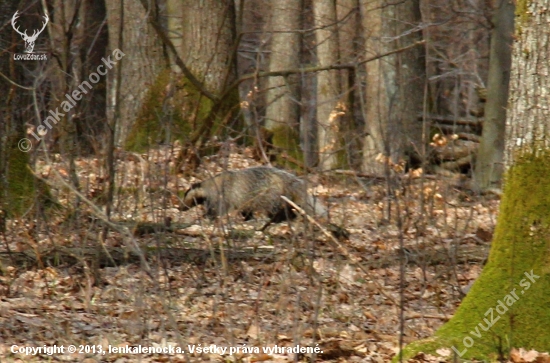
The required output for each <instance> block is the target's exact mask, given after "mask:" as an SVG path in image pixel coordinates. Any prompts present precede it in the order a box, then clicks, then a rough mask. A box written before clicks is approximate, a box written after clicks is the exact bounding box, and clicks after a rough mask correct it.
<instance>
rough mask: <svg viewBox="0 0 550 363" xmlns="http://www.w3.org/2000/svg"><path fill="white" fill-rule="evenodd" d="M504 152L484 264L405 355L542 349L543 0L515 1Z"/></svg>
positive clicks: (549, 322) (548, 272)
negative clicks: (446, 317)
mask: <svg viewBox="0 0 550 363" xmlns="http://www.w3.org/2000/svg"><path fill="white" fill-rule="evenodd" d="M517 5H518V10H517V14H518V16H517V18H516V19H517V20H519V22H518V24H517V31H516V37H517V38H518V40H517V41H516V42H514V47H513V53H512V74H511V79H510V98H509V112H508V117H507V120H506V123H507V127H508V132H507V138H506V160H507V162H508V166H510V168H509V170H508V173H507V177H506V179H505V180H506V184H505V186H504V196H503V199H502V202H501V205H500V213H499V216H498V222H497V226H496V230H495V234H494V239H493V242H492V246H491V252H490V255H489V259H488V262H487V265H486V266H485V267H484V269H483V272H482V274H481V276H480V277H479V279H478V280H476V282H475V284H474V285H473V286H472V289H471V290H470V292H469V293H468V295H467V296H466V298H465V299H464V301H462V304H461V305H460V307H459V308H458V310H457V312H456V314H455V315H454V316H453V318H452V319H451V320H450V321H449V322H448V323H446V324H445V325H443V326H442V327H441V328H440V329H439V330H438V331H437V333H436V334H435V336H434V337H433V338H430V339H426V340H423V341H420V342H416V343H413V344H411V345H409V346H408V347H407V348H406V349H405V356H406V357H408V356H412V355H415V353H416V352H419V351H422V352H425V353H435V352H436V351H439V352H441V351H442V350H440V348H448V351H450V352H451V353H453V354H454V355H455V356H456V357H457V358H458V357H460V358H461V359H465V358H477V359H483V360H492V361H493V360H497V359H498V360H500V361H503V360H505V359H506V357H508V356H509V352H510V349H511V348H525V349H535V350H538V351H539V352H545V351H548V350H549V349H550V330H548V327H549V326H550V313H549V310H548V307H549V306H550V269H549V267H548V266H550V252H549V251H550V214H549V213H548V206H549V205H550V183H549V182H548V180H550V151H549V150H548V147H549V144H548V136H549V134H548V133H549V132H548V130H549V129H550V128H549V126H550V125H549V122H550V121H549V120H550V98H549V97H548V94H547V93H548V91H547V90H548V89H549V88H550V77H549V76H548V75H549V74H550V66H549V63H548V62H547V57H548V54H549V51H550V28H549V27H548V23H549V22H550V13H549V12H548V11H547V9H548V8H549V7H550V0H534V1H529V2H526V1H521V2H518V3H517Z"/></svg>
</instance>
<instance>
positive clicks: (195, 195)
mask: <svg viewBox="0 0 550 363" xmlns="http://www.w3.org/2000/svg"><path fill="white" fill-rule="evenodd" d="M205 201H206V195H205V192H204V189H203V188H202V184H201V183H195V184H193V185H191V188H189V189H188V190H187V191H186V192H185V194H184V195H183V204H182V205H181V206H180V210H181V211H186V210H189V209H191V208H193V207H195V206H197V205H200V204H204V202H205Z"/></svg>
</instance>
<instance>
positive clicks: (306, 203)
mask: <svg viewBox="0 0 550 363" xmlns="http://www.w3.org/2000/svg"><path fill="white" fill-rule="evenodd" d="M281 196H285V197H287V198H288V199H290V200H291V201H293V202H294V203H296V204H297V205H298V206H300V207H301V208H303V209H304V210H305V211H306V213H308V214H310V215H317V216H322V217H325V216H326V210H325V208H324V207H323V206H322V205H321V204H320V202H319V201H316V200H315V198H313V197H312V196H310V195H309V194H308V193H307V187H306V184H305V182H304V181H302V180H301V179H299V178H297V177H296V176H294V175H293V174H291V173H288V172H286V171H283V170H280V169H276V168H272V167H265V166H262V167H254V168H248V169H243V170H236V171H226V172H223V173H221V174H218V175H216V176H215V177H213V178H211V179H207V180H205V181H203V182H201V183H197V184H194V185H192V186H191V188H190V189H189V190H187V192H186V193H185V196H184V200H183V206H182V209H183V210H187V209H189V208H192V207H194V206H196V205H199V204H203V205H204V206H205V207H206V214H207V216H209V217H210V218H214V217H217V216H221V215H224V214H227V213H229V212H231V211H239V212H240V213H241V214H242V215H243V217H244V218H245V219H247V220H248V219H251V218H252V217H253V215H254V213H255V212H264V213H265V214H267V216H268V217H269V218H270V220H271V221H272V222H281V221H284V220H289V219H293V218H294V217H295V216H296V215H295V214H294V212H292V209H291V208H290V206H288V204H287V203H286V202H285V201H284V200H283V199H282V198H281Z"/></svg>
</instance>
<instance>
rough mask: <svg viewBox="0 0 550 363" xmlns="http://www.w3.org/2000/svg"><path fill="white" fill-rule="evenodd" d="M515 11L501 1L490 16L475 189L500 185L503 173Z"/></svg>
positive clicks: (475, 170)
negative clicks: (488, 47) (483, 115)
mask: <svg viewBox="0 0 550 363" xmlns="http://www.w3.org/2000/svg"><path fill="white" fill-rule="evenodd" d="M514 10H515V6H514V3H513V2H511V1H509V0H500V1H498V2H497V6H496V8H495V14H494V16H493V25H494V27H493V30H492V32H491V53H490V58H489V59H490V61H489V80H488V87H487V103H486V104H485V121H484V122H483V133H482V138H481V144H480V146H479V151H478V154H477V161H476V166H475V169H474V187H475V189H477V190H484V189H487V188H491V187H495V186H499V185H500V181H501V178H502V172H503V170H504V128H505V124H506V107H507V102H508V84H509V82H510V68H511V60H512V37H513V33H514V16H515V14H514Z"/></svg>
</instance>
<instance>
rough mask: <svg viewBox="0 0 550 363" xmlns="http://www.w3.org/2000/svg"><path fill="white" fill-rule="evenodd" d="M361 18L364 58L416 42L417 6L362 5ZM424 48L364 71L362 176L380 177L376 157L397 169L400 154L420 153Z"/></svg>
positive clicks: (415, 0)
mask: <svg viewBox="0 0 550 363" xmlns="http://www.w3.org/2000/svg"><path fill="white" fill-rule="evenodd" d="M360 5H361V16H362V24H363V28H364V31H365V39H366V40H365V48H366V54H365V58H369V57H373V56H376V55H378V54H382V53H385V52H388V51H392V50H395V49H399V48H401V47H405V46H407V45H410V44H412V43H414V42H416V41H419V40H421V38H422V34H421V32H420V31H414V30H413V29H412V28H413V27H414V26H415V24H419V23H420V22H421V16H420V8H419V1H418V0H410V1H399V2H397V3H396V5H391V4H387V2H386V1H382V0H377V1H370V0H369V1H366V0H362V1H361V2H360ZM423 51H424V49H423V47H414V48H412V49H409V50H407V51H404V52H401V53H396V54H393V55H390V56H387V57H384V58H381V59H379V60H376V61H374V62H369V63H367V65H366V72H367V80H366V83H367V88H366V94H365V100H364V102H365V107H364V109H365V122H366V130H365V131H366V133H367V136H366V137H365V140H364V146H363V170H364V172H366V173H374V174H381V173H382V172H383V171H384V166H383V164H381V163H379V162H378V161H376V156H377V155H378V154H383V155H385V156H386V157H389V158H390V160H391V162H393V163H397V162H399V161H401V160H402V159H403V158H404V155H405V153H406V152H407V153H415V152H416V151H418V150H420V145H421V141H422V140H421V124H419V123H418V121H417V120H416V116H415V115H417V114H418V113H419V112H420V111H421V110H422V102H423V92H421V90H422V89H423V88H424V87H423V85H424V81H425V76H424V74H425V65H424V53H423Z"/></svg>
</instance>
